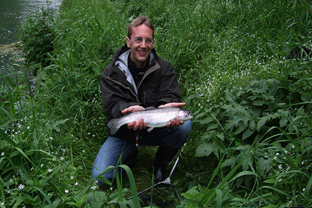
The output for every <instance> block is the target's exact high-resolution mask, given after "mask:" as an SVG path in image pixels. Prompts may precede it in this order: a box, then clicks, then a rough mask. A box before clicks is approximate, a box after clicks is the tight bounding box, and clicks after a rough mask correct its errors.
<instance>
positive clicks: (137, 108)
mask: <svg viewBox="0 0 312 208" xmlns="http://www.w3.org/2000/svg"><path fill="white" fill-rule="evenodd" d="M143 110H145V108H143V107H142V106H139V105H134V106H130V107H129V108H126V109H124V110H123V111H121V113H123V114H125V113H131V112H135V111H143ZM127 126H128V128H129V129H131V128H133V130H134V131H137V130H138V129H140V130H142V129H146V128H147V123H146V122H144V119H143V118H141V119H140V120H139V121H132V122H131V123H128V125H127Z"/></svg>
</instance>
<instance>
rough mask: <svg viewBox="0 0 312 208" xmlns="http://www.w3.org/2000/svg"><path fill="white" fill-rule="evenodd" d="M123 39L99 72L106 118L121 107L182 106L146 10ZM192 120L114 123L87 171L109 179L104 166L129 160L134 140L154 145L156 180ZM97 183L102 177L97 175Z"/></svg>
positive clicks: (162, 175) (110, 173)
mask: <svg viewBox="0 0 312 208" xmlns="http://www.w3.org/2000/svg"><path fill="white" fill-rule="evenodd" d="M126 42H127V44H126V45H125V46H124V47H122V48H121V49H118V50H117V51H116V52H115V54H114V55H113V57H112V61H111V63H110V64H109V65H108V66H107V67H106V69H105V70H104V71H103V73H102V76H101V93H102V102H103V111H104V114H105V116H106V119H107V122H109V121H110V120H111V119H114V118H119V117H122V116H123V115H124V114H126V113H130V112H135V111H143V110H145V109H146V108H163V107H182V106H184V105H185V103H182V101H181V95H180V89H179V85H178V80H177V76H176V73H175V70H174V68H173V67H172V66H171V64H170V63H169V62H168V61H167V60H165V59H163V58H161V57H159V56H158V55H157V54H156V51H155V49H154V47H153V46H154V43H155V39H154V26H153V24H152V22H151V21H150V20H149V18H148V17H147V16H140V17H138V18H137V19H135V20H134V21H133V22H132V23H131V24H130V25H129V27H128V37H126ZM191 125H192V123H191V121H190V120H188V121H185V122H183V121H180V120H179V119H173V120H171V121H170V122H169V123H168V124H167V126H166V127H163V128H155V129H154V130H152V131H151V132H147V130H146V129H147V124H146V122H145V121H144V119H143V118H142V119H139V120H137V121H133V122H131V123H129V124H127V125H125V126H122V127H121V128H119V130H118V131H117V132H116V133H115V134H113V135H112V134H111V133H110V132H109V130H108V135H109V136H108V138H107V139H106V141H105V142H104V144H103V146H102V147H101V149H100V150H99V152H98V155H97V157H96V159H95V162H94V166H93V169H92V177H93V178H95V177H97V176H99V175H101V176H103V177H104V178H106V179H107V180H109V181H111V180H112V179H113V178H114V175H115V171H114V170H112V171H108V172H107V171H105V169H106V168H107V167H109V166H116V165H118V162H119V159H121V162H122V163H125V164H128V165H129V164H131V163H132V161H133V159H134V158H135V157H136V154H137V151H138V150H137V146H138V145H149V146H159V148H158V151H157V153H156V158H155V160H154V164H153V167H154V174H155V178H156V182H160V181H163V180H164V179H165V177H166V173H165V169H166V166H167V165H168V163H169V162H170V161H171V160H172V158H173V157H174V156H175V155H176V153H177V152H178V150H179V149H180V148H181V147H182V146H183V144H184V143H185V142H186V140H187V137H188V135H189V132H190V130H191ZM98 182H99V186H100V187H104V186H105V183H104V182H103V180H101V179H99V181H98Z"/></svg>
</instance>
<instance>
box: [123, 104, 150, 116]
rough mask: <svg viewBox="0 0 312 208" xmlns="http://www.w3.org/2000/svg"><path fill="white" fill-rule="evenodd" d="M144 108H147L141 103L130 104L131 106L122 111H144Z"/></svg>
mask: <svg viewBox="0 0 312 208" xmlns="http://www.w3.org/2000/svg"><path fill="white" fill-rule="evenodd" d="M142 110H145V108H143V107H142V106H140V105H134V106H130V107H128V108H126V109H124V110H122V111H121V113H122V114H125V113H131V112H135V111H142Z"/></svg>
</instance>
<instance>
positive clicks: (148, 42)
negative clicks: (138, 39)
mask: <svg viewBox="0 0 312 208" xmlns="http://www.w3.org/2000/svg"><path fill="white" fill-rule="evenodd" d="M152 42H153V40H151V39H146V40H145V43H147V44H151V43H152Z"/></svg>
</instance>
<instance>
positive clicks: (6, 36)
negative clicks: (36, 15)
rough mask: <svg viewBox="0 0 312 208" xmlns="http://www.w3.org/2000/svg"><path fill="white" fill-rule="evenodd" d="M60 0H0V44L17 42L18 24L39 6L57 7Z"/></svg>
mask: <svg viewBox="0 0 312 208" xmlns="http://www.w3.org/2000/svg"><path fill="white" fill-rule="evenodd" d="M61 2H62V0H49V1H48V0H0V45H2V44H9V43H13V42H17V41H18V40H17V39H18V38H17V37H16V35H17V32H18V26H19V25H20V24H21V23H22V22H23V20H24V19H25V17H26V16H27V14H29V13H30V12H33V11H36V10H38V9H39V8H42V7H43V8H51V9H57V8H58V7H59V5H60V4H61Z"/></svg>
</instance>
